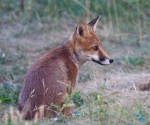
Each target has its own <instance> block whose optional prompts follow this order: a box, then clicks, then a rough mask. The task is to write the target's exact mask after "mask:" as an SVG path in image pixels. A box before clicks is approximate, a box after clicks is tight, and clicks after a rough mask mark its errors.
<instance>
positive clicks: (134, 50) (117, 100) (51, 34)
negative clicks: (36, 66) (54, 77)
mask: <svg viewBox="0 0 150 125" xmlns="http://www.w3.org/2000/svg"><path fill="white" fill-rule="evenodd" d="M34 25H35V24H34ZM74 25H75V24H72V25H71V26H70V24H67V23H63V24H61V25H60V28H58V29H55V28H52V29H46V30H45V29H44V30H42V28H43V27H46V26H43V25H42V24H36V28H37V29H38V28H39V29H40V30H39V31H34V29H30V28H29V27H28V25H21V24H12V25H8V24H3V25H1V26H0V29H1V30H0V83H1V86H2V85H3V84H4V83H5V84H6V83H9V84H13V85H20V86H21V85H22V82H23V78H24V75H25V72H26V71H27V69H28V68H29V67H30V66H31V65H32V64H33V63H34V62H35V61H36V60H37V59H38V58H39V57H40V56H41V55H42V54H44V53H45V52H46V51H47V50H49V49H51V48H53V47H55V46H58V45H60V44H62V43H63V42H64V41H65V39H66V38H67V37H68V36H69V35H70V34H71V33H72V32H73V30H74V27H75V26H74ZM41 27H42V28H41ZM41 30H42V31H41ZM40 31H41V32H40ZM96 34H97V35H98V37H99V39H101V41H102V44H103V48H104V50H105V51H106V52H107V53H108V54H109V55H110V57H111V58H113V59H114V62H113V63H112V64H111V65H109V66H101V65H98V64H95V63H94V62H86V63H85V64H84V65H83V66H82V67H81V69H80V73H79V77H78V82H77V84H76V87H75V90H74V92H79V94H80V95H78V97H80V96H81V98H82V99H83V100H84V101H83V102H84V103H83V105H81V106H79V107H77V108H76V110H77V111H78V113H79V114H80V115H81V116H80V115H79V116H77V117H75V118H74V119H71V120H66V121H67V122H65V123H64V124H69V125H70V124H89V125H90V124H91V125H96V124H111V125H112V124H114V125H115V124H130V125H134V124H135V125H137V124H146V125H148V124H150V98H149V97H150V91H149V90H146V91H140V90H139V86H143V85H146V84H148V83H149V82H150V65H149V64H150V42H149V40H150V36H149V34H148V33H143V34H142V39H141V37H140V34H138V33H128V32H120V31H117V30H116V31H114V30H113V29H112V27H108V26H107V25H104V26H103V27H98V29H97V32H96ZM1 93H2V92H1ZM1 96H2V94H1ZM1 99H2V98H1ZM1 101H2V100H1ZM11 104H12V103H9V104H7V103H3V101H2V102H1V103H0V107H1V109H3V110H2V111H1V113H0V114H1V116H0V117H1V118H0V121H2V124H4V121H5V122H6V117H4V111H5V112H7V113H5V116H6V114H9V107H10V106H11ZM12 106H14V107H16V103H14V104H12ZM10 114H11V113H10ZM82 115H83V116H82ZM10 116H11V115H10ZM43 121H44V122H42V121H39V124H62V121H61V120H60V121H59V122H56V123H55V122H54V121H47V120H43ZM12 122H15V121H13V120H12ZM19 123H20V124H32V123H33V122H29V123H27V122H26V123H25V122H24V121H19V122H18V124H19ZM14 124H15V123H14Z"/></svg>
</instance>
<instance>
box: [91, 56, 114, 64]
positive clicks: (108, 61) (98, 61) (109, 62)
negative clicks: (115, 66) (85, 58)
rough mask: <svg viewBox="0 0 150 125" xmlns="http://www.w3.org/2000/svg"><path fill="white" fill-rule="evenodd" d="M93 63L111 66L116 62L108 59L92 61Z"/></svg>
mask: <svg viewBox="0 0 150 125" xmlns="http://www.w3.org/2000/svg"><path fill="white" fill-rule="evenodd" d="M92 61H94V62H96V63H98V64H101V65H109V64H111V63H112V62H113V61H114V60H113V59H107V58H100V59H99V60H95V59H92Z"/></svg>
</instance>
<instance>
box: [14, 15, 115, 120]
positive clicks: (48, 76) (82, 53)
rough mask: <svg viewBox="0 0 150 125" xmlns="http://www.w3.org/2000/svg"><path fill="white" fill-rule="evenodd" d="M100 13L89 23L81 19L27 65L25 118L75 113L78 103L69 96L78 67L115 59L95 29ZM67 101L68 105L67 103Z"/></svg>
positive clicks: (21, 96) (23, 99) (21, 105)
mask: <svg viewBox="0 0 150 125" xmlns="http://www.w3.org/2000/svg"><path fill="white" fill-rule="evenodd" d="M100 17H101V16H98V17H97V18H95V19H94V20H92V21H90V22H89V23H86V21H85V20H81V21H80V22H79V23H78V24H77V26H76V28H75V30H74V31H73V32H72V34H71V35H70V36H69V37H68V39H67V40H66V41H65V42H64V43H63V44H61V45H60V46H57V47H55V48H54V49H52V50H49V51H48V52H46V53H45V54H44V55H43V56H42V57H41V58H39V59H38V60H37V61H36V62H35V63H34V64H33V65H32V66H31V67H30V68H29V69H28V71H27V73H26V75H25V78H24V81H23V85H22V88H21V91H20V94H19V99H18V100H19V101H18V106H17V107H18V110H19V112H20V114H21V117H22V119H25V120H31V119H33V118H35V117H36V118H41V117H48V118H57V117H58V115H59V113H60V114H62V115H63V116H64V117H66V118H69V117H73V111H74V108H75V106H74V104H73V101H72V100H71V99H70V100H68V98H69V96H70V95H71V93H72V91H73V89H74V87H75V84H76V81H77V77H78V71H79V68H80V67H81V66H82V65H83V64H84V63H85V62H86V61H93V62H94V63H97V64H100V65H109V64H111V63H112V62H113V59H111V58H110V57H109V55H108V54H107V53H106V52H105V51H104V49H103V48H102V43H101V41H100V40H99V39H98V37H97V36H96V33H95V32H96V27H97V23H98V20H99V18H100ZM66 101H67V103H69V106H66V105H65V104H66ZM58 107H59V109H58ZM41 109H42V113H41ZM41 114H42V115H41Z"/></svg>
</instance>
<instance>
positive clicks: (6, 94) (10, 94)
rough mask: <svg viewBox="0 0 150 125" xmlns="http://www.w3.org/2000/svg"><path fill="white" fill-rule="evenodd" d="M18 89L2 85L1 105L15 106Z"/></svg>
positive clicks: (18, 87) (0, 88)
mask: <svg viewBox="0 0 150 125" xmlns="http://www.w3.org/2000/svg"><path fill="white" fill-rule="evenodd" d="M20 88H21V87H20V86H19V85H13V84H9V83H4V84H3V85H1V87H0V101H1V102H2V103H12V104H17V102H18V96H19V92H20Z"/></svg>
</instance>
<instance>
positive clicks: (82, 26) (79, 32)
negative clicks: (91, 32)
mask: <svg viewBox="0 0 150 125" xmlns="http://www.w3.org/2000/svg"><path fill="white" fill-rule="evenodd" d="M87 33H88V28H87V24H86V21H85V20H81V21H80V22H79V23H78V25H77V27H76V36H81V37H84V36H86V35H87Z"/></svg>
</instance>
